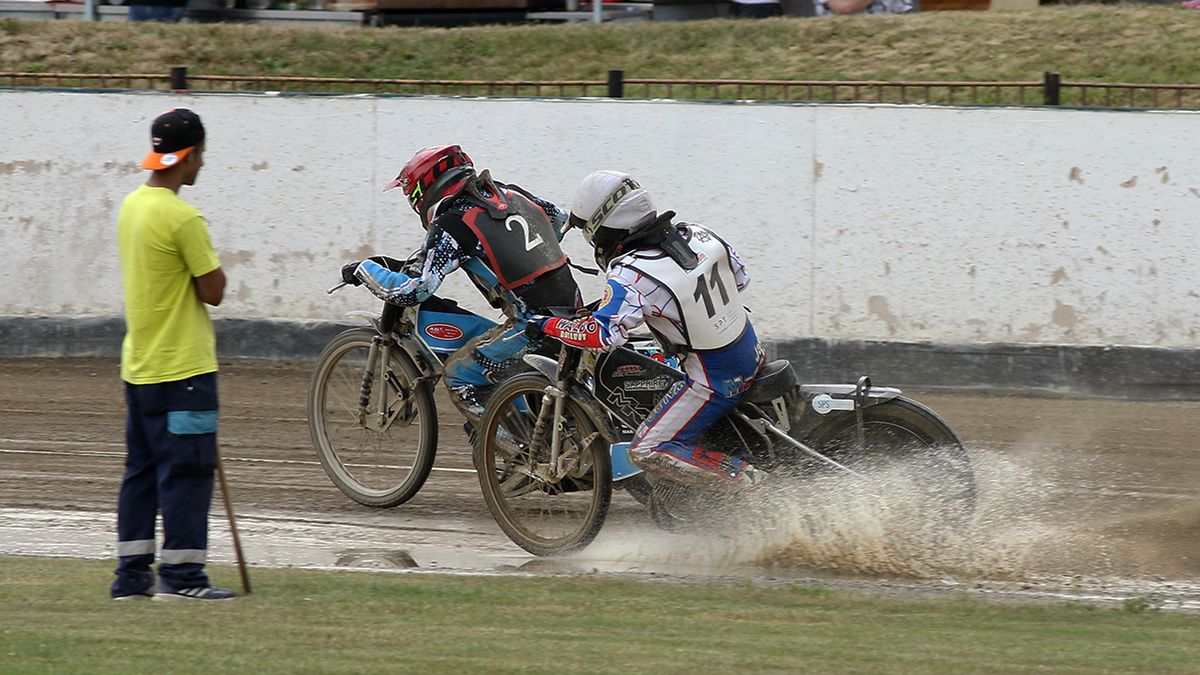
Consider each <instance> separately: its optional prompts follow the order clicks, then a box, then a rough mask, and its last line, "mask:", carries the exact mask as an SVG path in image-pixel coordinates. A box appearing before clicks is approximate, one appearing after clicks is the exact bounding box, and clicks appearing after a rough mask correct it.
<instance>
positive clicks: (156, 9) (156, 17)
mask: <svg viewBox="0 0 1200 675" xmlns="http://www.w3.org/2000/svg"><path fill="white" fill-rule="evenodd" d="M187 3H188V0H130V2H129V20H130V21H158V22H160V23H179V21H180V20H182V19H183V15H184V13H185V12H186V11H187Z"/></svg>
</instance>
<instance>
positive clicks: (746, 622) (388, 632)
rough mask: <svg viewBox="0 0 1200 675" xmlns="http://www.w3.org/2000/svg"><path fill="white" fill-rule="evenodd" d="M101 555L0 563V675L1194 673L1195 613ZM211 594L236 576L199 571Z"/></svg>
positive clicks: (1198, 642) (1199, 635) (1199, 633)
mask: <svg viewBox="0 0 1200 675" xmlns="http://www.w3.org/2000/svg"><path fill="white" fill-rule="evenodd" d="M111 568H112V562H110V561H79V560H68V559H43V558H26V557H0V607H3V608H4V611H3V613H2V614H0V672H5V673H10V672H11V673H18V672H19V673H36V672H88V673H127V672H131V671H133V670H134V669H142V668H145V667H149V666H151V665H153V666H155V667H161V668H165V669H167V670H169V671H171V672H179V673H186V672H201V671H206V672H211V671H218V670H219V671H235V672H255V673H276V672H285V673H303V672H321V673H341V672H375V671H388V672H409V671H412V672H422V673H427V672H433V673H441V672H456V673H460V672H490V673H491V672H494V673H508V672H522V673H525V672H532V673H542V672H545V673H562V672H586V673H630V672H655V673H713V672H721V673H735V672H747V673H750V672H753V673H760V672H800V671H804V672H860V673H861V672H871V673H913V672H954V673H987V672H1028V671H1033V670H1037V671H1040V672H1077V673H1085V672H1086V673H1099V672H1106V673H1110V672H1143V673H1144V672H1155V673H1170V672H1197V668H1198V667H1200V666H1198V665H1197V664H1200V616H1198V615H1195V614H1184V613H1160V612H1155V611H1145V605H1141V604H1137V603H1133V604H1130V603H1127V604H1126V606H1125V607H1124V608H1121V609H1100V608H1097V607H1092V606H1087V605H1081V604H1061V605H1012V604H998V603H992V602H987V601H985V600H982V599H980V598H975V597H965V596H962V597H949V598H936V599H930V598H913V599H900V598H888V597H878V596H868V595H860V594H854V593H850V592H846V591H841V590H833V589H829V588H825V587H821V586H819V585H816V586H814V585H801V584H788V585H772V586H762V585H752V584H748V583H740V584H724V585H721V584H683V583H678V582H667V581H645V580H641V581H639V580H629V579H619V578H613V577H609V576H602V575H595V576H577V577H552V578H531V577H505V576H449V575H435V574H427V573H415V574H414V573H402V574H396V573H383V572H377V573H376V572H348V571H347V572H342V571H319V570H303V569H254V570H252V575H253V581H254V584H255V592H254V594H253V595H250V596H247V597H243V598H239V599H237V600H235V601H231V602H219V603H206V602H201V601H193V602H186V603H184V602H176V603H161V602H152V601H149V600H146V601H132V602H113V601H111V600H109V599H108V597H107V584H108V581H109V580H110V579H111ZM211 571H212V573H213V575H214V577H215V580H216V581H217V583H219V584H225V585H232V584H234V583H236V579H237V574H236V571H235V570H234V569H233V568H222V567H214V568H213V569H212V570H211Z"/></svg>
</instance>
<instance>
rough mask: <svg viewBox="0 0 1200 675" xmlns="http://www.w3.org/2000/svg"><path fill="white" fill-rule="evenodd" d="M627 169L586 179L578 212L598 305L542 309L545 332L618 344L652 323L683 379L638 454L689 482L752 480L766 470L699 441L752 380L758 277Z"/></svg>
mask: <svg viewBox="0 0 1200 675" xmlns="http://www.w3.org/2000/svg"><path fill="white" fill-rule="evenodd" d="M674 216H675V212H674V211H664V212H662V213H658V212H657V211H655V209H654V205H653V203H652V202H651V201H650V195H649V194H648V193H647V192H646V190H644V189H643V188H642V187H641V186H640V185H639V184H638V183H637V182H636V181H634V180H633V179H632V178H631V177H630V176H629V175H628V174H625V173H620V172H617V171H596V172H593V173H591V174H589V175H588V176H587V177H586V178H584V179H583V183H582V184H580V186H579V191H578V193H577V195H576V197H575V203H574V204H573V205H572V209H571V216H570V221H569V222H570V223H571V225H572V226H573V227H578V228H579V229H581V230H582V231H583V235H584V238H585V239H586V240H587V242H588V244H590V245H591V246H592V248H594V249H595V254H596V263H597V264H599V265H600V266H601V267H602V268H604V269H605V270H606V271H607V286H606V288H605V291H604V296H603V298H602V299H601V300H600V303H599V307H598V309H596V310H595V311H594V312H593V313H592V314H591V316H588V317H585V318H580V319H574V320H571V319H561V318H548V317H536V318H535V322H533V323H531V332H534V333H536V332H538V331H540V332H543V333H545V334H546V335H549V336H551V337H554V338H556V339H558V340H560V341H562V342H565V343H567V344H570V345H576V346H579V347H586V348H591V349H599V350H605V351H607V350H611V349H613V348H615V347H618V346H620V345H621V344H624V343H625V341H626V340H627V339H628V337H629V331H630V329H632V328H634V327H636V326H639V325H641V324H643V323H645V324H646V325H647V326H648V327H649V328H650V330H651V332H652V333H654V335H655V337H656V338H658V341H659V342H660V343H661V344H662V347H663V349H664V351H666V352H667V353H673V354H676V355H678V356H680V357H681V358H682V361H681V364H680V365H681V368H682V369H683V371H684V375H685V377H684V379H683V380H682V381H680V382H678V383H676V384H675V386H673V387H672V388H671V389H670V390H669V391H668V392H667V394H666V395H665V396H664V397H663V399H662V400H661V401H659V404H658V407H657V408H656V409H655V412H654V413H653V414H652V415H651V416H650V418H649V419H647V420H646V421H645V422H643V423H642V425H641V426H640V427H639V428H638V430H637V433H636V434H635V435H634V440H633V444H632V445H631V447H630V449H629V450H630V458H631V459H632V460H633V462H634V463H635V464H637V465H638V466H639V467H641V468H643V469H644V470H646V471H647V472H649V473H650V474H652V475H655V476H657V477H661V478H666V479H668V480H673V481H676V482H680V483H684V484H687V485H708V486H719V485H722V484H725V485H728V484H730V483H731V482H732V483H734V484H739V483H740V484H744V485H754V484H757V483H760V482H761V481H762V480H763V479H764V478H766V472H764V471H762V470H758V469H755V468H754V467H753V466H751V465H750V464H749V463H748V462H746V461H744V460H743V459H741V458H738V457H733V456H731V455H728V454H726V453H723V452H721V451H720V450H719V449H716V448H703V447H700V446H699V445H698V440H699V439H700V437H701V435H703V433H704V432H705V430H707V429H708V428H709V427H710V426H712V424H713V423H714V422H716V421H717V420H719V419H721V418H722V417H723V416H725V414H726V413H728V412H729V411H730V410H731V409H732V408H733V407H734V406H735V405H737V402H738V400H739V399H740V398H741V396H742V394H743V393H744V392H745V391H746V390H747V389H749V387H750V384H751V383H752V382H753V380H754V377H755V375H756V374H757V373H758V370H759V368H760V367H761V366H762V364H763V362H764V360H765V359H764V357H765V354H764V352H763V349H762V347H761V346H760V345H759V343H758V338H757V336H756V335H755V333H754V327H753V326H752V325H751V324H750V318H749V316H747V311H746V308H745V307H744V306H743V305H742V300H741V298H740V296H739V293H740V292H741V291H742V290H744V289H745V288H746V286H747V285H748V284H749V283H750V276H749V274H747V272H746V267H745V265H744V264H742V261H741V260H740V259H739V258H738V256H737V254H736V253H735V252H734V250H733V248H732V247H730V246H729V244H727V243H725V241H724V240H723V239H721V238H720V237H718V236H717V235H716V234H714V233H713V232H712V231H711V230H709V229H707V228H705V227H702V226H700V225H693V224H689V223H674V222H672V219H673V218H674Z"/></svg>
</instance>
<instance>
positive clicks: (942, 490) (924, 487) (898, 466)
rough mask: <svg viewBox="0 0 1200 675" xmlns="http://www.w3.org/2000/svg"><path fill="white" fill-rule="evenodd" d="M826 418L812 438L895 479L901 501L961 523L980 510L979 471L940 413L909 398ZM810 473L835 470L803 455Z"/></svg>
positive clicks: (862, 467) (852, 462)
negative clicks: (977, 502)
mask: <svg viewBox="0 0 1200 675" xmlns="http://www.w3.org/2000/svg"><path fill="white" fill-rule="evenodd" d="M861 412H862V426H861V429H860V427H859V424H858V419H857V415H856V414H854V413H847V414H844V415H841V416H839V417H836V418H833V419H830V420H828V421H826V422H825V423H824V424H822V425H821V426H819V427H817V428H816V429H815V430H814V431H813V433H812V434H810V435H809V438H808V440H807V443H808V444H809V445H810V446H811V447H812V448H813V449H815V450H817V451H818V452H820V453H822V454H824V455H825V456H826V457H829V458H830V459H833V460H835V461H837V462H839V463H841V464H842V465H843V466H846V467H847V468H850V469H852V470H854V471H857V472H859V473H860V474H863V475H866V476H869V477H870V478H872V479H883V480H888V481H892V482H893V485H892V490H893V492H894V493H895V494H896V497H897V499H898V500H903V501H907V502H910V503H912V504H914V505H915V506H916V507H917V508H919V509H921V512H922V513H923V514H925V515H927V516H930V517H938V518H942V519H945V520H948V521H951V522H955V521H958V522H961V521H963V520H965V519H967V518H968V517H969V516H970V515H971V514H973V513H974V511H975V471H974V469H973V467H972V464H971V458H970V455H968V453H967V449H966V448H965V447H963V444H962V441H960V440H959V438H958V436H957V435H956V434H955V433H954V430H953V429H951V428H950V426H949V425H948V424H946V422H945V421H944V420H942V418H941V417H939V416H938V415H937V413H935V412H933V411H932V410H930V409H929V408H927V407H925V406H923V405H921V404H920V403H917V402H916V401H913V400H911V399H907V398H904V397H897V398H894V399H892V400H890V401H886V402H884V403H879V404H876V405H873V406H870V407H867V408H863V409H862V411H861ZM798 465H799V466H801V467H803V469H804V471H805V472H806V473H808V474H812V473H826V474H828V473H829V472H835V471H836V469H833V468H831V467H829V466H828V465H824V464H821V463H819V462H818V461H817V460H811V459H804V460H802V461H800V462H799V463H798Z"/></svg>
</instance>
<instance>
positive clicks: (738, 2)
mask: <svg viewBox="0 0 1200 675" xmlns="http://www.w3.org/2000/svg"><path fill="white" fill-rule="evenodd" d="M782 15H783V6H782V5H781V4H780V0H730V1H729V16H731V17H733V18H735V19H765V18H767V17H772V16H782Z"/></svg>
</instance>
